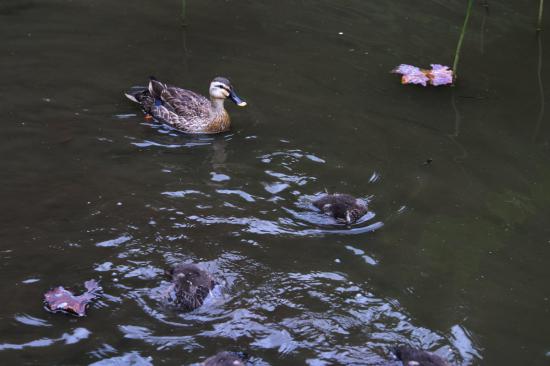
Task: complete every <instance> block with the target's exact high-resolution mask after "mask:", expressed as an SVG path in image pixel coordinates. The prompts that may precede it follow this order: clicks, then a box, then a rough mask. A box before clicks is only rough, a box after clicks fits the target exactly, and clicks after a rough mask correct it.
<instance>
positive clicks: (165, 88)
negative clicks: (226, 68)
mask: <svg viewBox="0 0 550 366" xmlns="http://www.w3.org/2000/svg"><path fill="white" fill-rule="evenodd" d="M124 95H126V97H127V98H128V99H130V100H131V101H133V102H135V103H138V104H139V105H141V108H142V109H143V111H144V112H145V113H146V114H147V115H151V116H153V117H154V118H156V119H157V120H158V121H160V122H162V123H165V124H167V125H169V126H171V127H173V128H175V129H177V130H180V131H182V132H186V133H220V132H225V131H227V130H229V127H230V125H231V120H230V118H229V114H228V113H227V111H226V110H225V108H224V101H225V100H226V99H227V98H229V99H231V100H232V101H233V102H234V103H235V104H237V105H238V106H239V107H244V106H246V102H245V101H244V100H242V99H241V98H239V96H238V95H237V93H236V92H235V88H233V86H232V85H231V82H230V81H229V80H228V79H227V78H224V77H216V78H214V80H212V82H211V83H210V100H208V99H207V98H205V97H203V96H202V95H199V94H197V93H195V92H192V91H190V90H186V89H181V88H178V87H175V86H171V85H167V84H164V83H161V82H160V81H158V80H156V79H155V78H154V77H151V78H150V80H149V86H148V88H147V89H145V88H134V89H132V90H131V91H130V92H129V93H125V94H124Z"/></svg>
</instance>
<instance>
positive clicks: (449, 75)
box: [428, 64, 453, 86]
mask: <svg viewBox="0 0 550 366" xmlns="http://www.w3.org/2000/svg"><path fill="white" fill-rule="evenodd" d="M430 66H431V67H432V69H431V70H430V71H428V77H429V78H430V83H431V84H432V85H433V86H438V85H448V84H452V83H453V70H451V69H449V66H445V65H439V64H431V65H430Z"/></svg>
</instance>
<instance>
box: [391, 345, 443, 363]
mask: <svg viewBox="0 0 550 366" xmlns="http://www.w3.org/2000/svg"><path fill="white" fill-rule="evenodd" d="M394 352H395V355H396V356H397V358H398V359H399V360H400V361H401V362H403V366H450V364H449V363H448V362H447V361H445V360H444V359H443V358H441V357H439V356H438V355H436V354H433V353H430V352H426V351H423V350H421V349H417V348H412V347H409V346H400V347H397V348H396V349H395V350H394Z"/></svg>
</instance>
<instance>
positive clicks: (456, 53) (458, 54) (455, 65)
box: [453, 0, 542, 80]
mask: <svg viewBox="0 0 550 366" xmlns="http://www.w3.org/2000/svg"><path fill="white" fill-rule="evenodd" d="M541 1H542V0H541ZM473 3H474V0H468V8H467V9H466V16H465V17H464V24H463V25H462V30H461V32H460V37H459V38H458V44H457V45H456V51H455V59H454V62H453V74H454V78H455V80H456V79H457V78H458V73H457V68H458V60H459V59H460V50H461V49H462V43H463V42H464V34H466V27H467V26H468V21H469V20H470V13H471V12H472V4H473Z"/></svg>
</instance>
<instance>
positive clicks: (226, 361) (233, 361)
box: [201, 352, 245, 366]
mask: <svg viewBox="0 0 550 366" xmlns="http://www.w3.org/2000/svg"><path fill="white" fill-rule="evenodd" d="M244 362H245V360H244V359H243V357H241V356H239V354H237V353H234V352H220V353H218V354H217V355H215V356H212V357H209V358H207V359H206V360H205V361H204V362H203V363H202V364H201V365H202V366H244V365H245V363H244Z"/></svg>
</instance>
